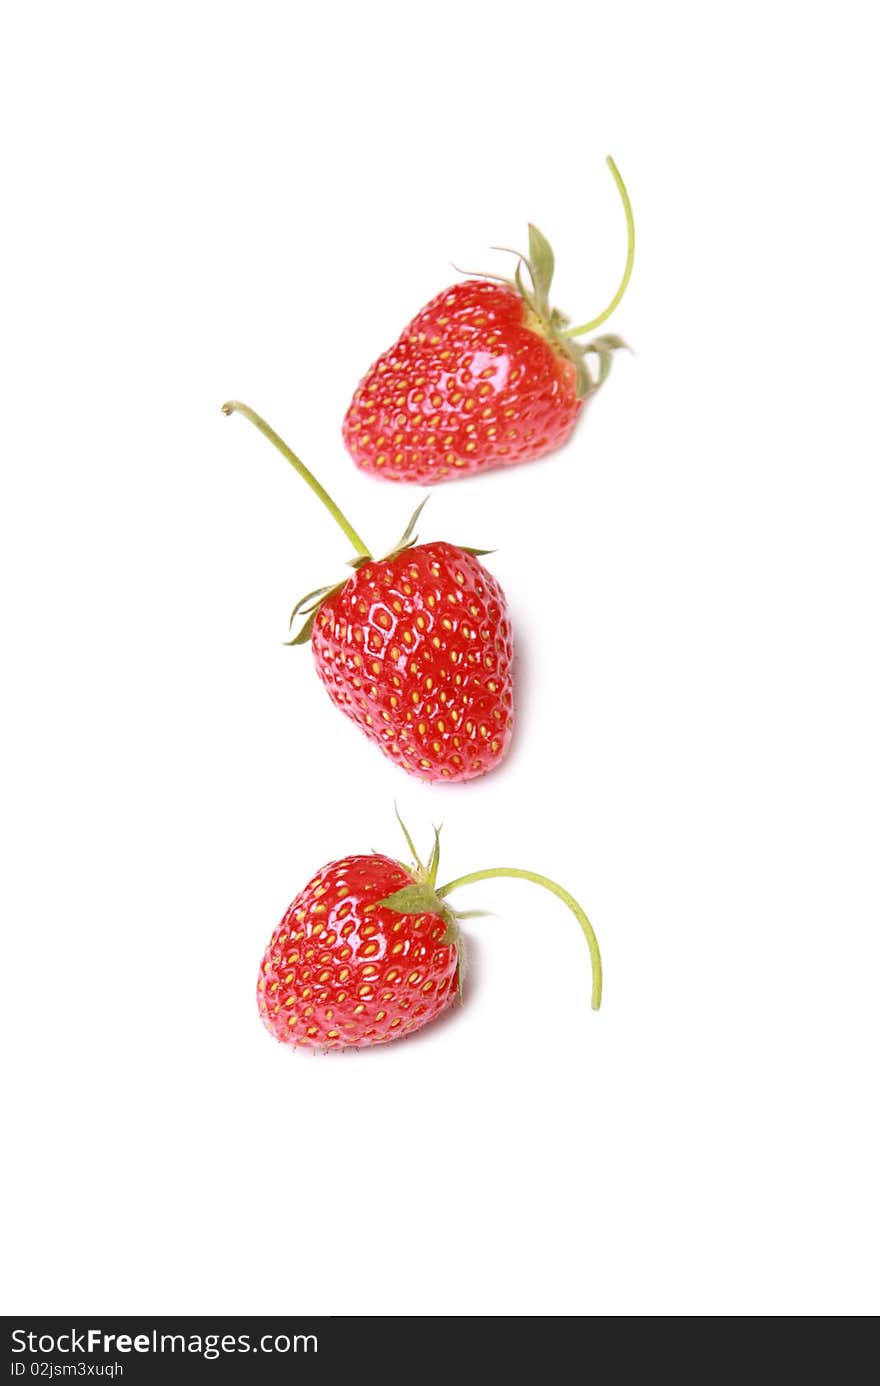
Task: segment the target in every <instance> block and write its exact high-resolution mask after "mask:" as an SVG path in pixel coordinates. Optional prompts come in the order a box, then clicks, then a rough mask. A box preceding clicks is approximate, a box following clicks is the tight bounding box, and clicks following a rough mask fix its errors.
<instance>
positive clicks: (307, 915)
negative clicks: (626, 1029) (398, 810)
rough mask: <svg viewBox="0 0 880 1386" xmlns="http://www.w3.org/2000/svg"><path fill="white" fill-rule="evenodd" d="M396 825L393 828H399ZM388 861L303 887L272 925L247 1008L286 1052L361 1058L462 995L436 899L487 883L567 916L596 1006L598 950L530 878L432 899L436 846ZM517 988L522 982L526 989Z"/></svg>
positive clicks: (339, 871)
mask: <svg viewBox="0 0 880 1386" xmlns="http://www.w3.org/2000/svg"><path fill="white" fill-rule="evenodd" d="M401 826H402V825H401ZM404 833H405V834H406V839H407V843H408V844H409V847H410V850H411V851H412V853H413V856H414V857H416V861H415V864H414V865H413V867H412V868H411V869H409V870H408V869H407V868H405V867H404V866H402V865H401V864H400V863H399V862H396V861H392V860H391V858H390V857H386V856H380V855H378V854H373V855H372V856H352V857H344V858H343V859H342V860H341V861H334V862H330V864H329V865H328V866H325V867H323V869H322V870H320V871H318V872H317V873H316V875H314V876H313V877H312V879H311V880H310V881H309V883H308V885H307V886H306V887H305V889H304V890H302V891H300V893H299V895H298V896H297V897H296V899H295V900H294V902H293V904H292V905H291V906H290V908H289V909H288V910H287V913H286V914H285V915H284V918H283V919H282V920H281V923H280V924H279V926H278V928H277V929H276V930H275V933H274V934H273V935H272V940H271V942H270V944H269V947H268V948H267V949H266V953H265V955H264V957H263V962H262V965H261V968H260V975H259V980H258V982H257V1004H258V1007H259V1011H260V1016H261V1018H262V1020H263V1023H264V1025H265V1026H266V1028H267V1029H268V1030H269V1032H270V1034H273V1035H274V1036H275V1038H276V1039H278V1040H280V1041H281V1042H282V1043H285V1044H293V1045H296V1046H298V1047H304V1048H310V1049H339V1048H343V1047H346V1046H351V1047H354V1048H366V1047H367V1046H369V1045H373V1044H383V1043H385V1041H387V1040H392V1039H398V1038H400V1037H401V1036H402V1035H406V1034H411V1033H412V1031H413V1030H418V1029H420V1028H421V1027H422V1026H423V1025H427V1023H428V1021H429V1020H433V1019H435V1017H436V1016H438V1015H440V1014H441V1013H442V1012H443V1011H445V1010H446V1009H447V1007H448V1006H450V1005H451V1003H452V1001H453V1000H454V999H455V998H456V996H458V995H460V993H461V984H462V974H463V971H464V968H463V945H462V940H461V929H460V925H459V920H460V919H462V918H464V917H466V916H465V915H462V914H459V915H457V914H456V913H455V911H454V910H453V909H452V908H451V906H450V905H448V904H447V903H446V896H447V895H448V894H449V893H450V892H451V891H452V890H455V889H456V888H457V887H458V886H460V885H468V884H472V883H474V882H476V881H479V880H484V879H487V878H488V877H492V876H515V877H519V878H520V879H523V880H529V881H533V882H534V883H535V884H536V885H541V886H543V887H544V888H545V889H547V890H549V891H551V892H552V893H553V894H554V895H556V896H558V897H559V898H560V899H561V900H563V901H564V903H565V904H567V905H568V907H569V909H570V910H571V911H572V913H573V914H574V915H575V917H576V919H577V920H578V923H579V924H580V926H581V929H582V930H583V932H584V935H585V937H586V940H587V944H588V947H589V949H590V958H591V962H592V968H593V990H592V1005H593V1009H594V1010H598V1008H599V1004H600V1001H601V996H602V963H601V958H600V955H599V945H598V943H597V941H596V936H595V934H594V932H593V929H592V926H591V924H590V921H589V919H588V918H587V916H586V915H585V914H584V912H583V910H582V909H581V907H580V905H579V904H578V903H577V901H576V900H575V899H574V898H573V897H572V896H571V895H569V894H568V892H567V891H565V890H563V889H562V887H561V886H559V885H557V884H556V883H555V882H554V881H550V880H548V879H547V877H546V876H539V875H536V874H535V873H534V872H531V871H521V870H518V869H516V868H514V867H496V868H494V869H492V870H489V871H477V872H474V873H472V874H471V875H468V876H462V877H460V878H459V879H458V880H456V881H452V882H451V883H450V884H449V885H447V886H443V887H442V888H440V889H437V886H436V881H437V868H438V865H439V857H440V847H439V839H438V836H437V834H436V832H435V835H434V848H433V850H432V852H431V857H430V860H429V862H428V865H427V866H423V865H422V863H421V861H420V860H419V859H418V856H417V855H416V852H415V849H414V847H413V846H412V841H411V839H410V837H409V834H408V833H407V832H406V829H405V828H404ZM527 984H528V982H526V985H527Z"/></svg>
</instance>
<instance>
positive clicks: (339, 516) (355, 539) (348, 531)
mask: <svg viewBox="0 0 880 1386" xmlns="http://www.w3.org/2000/svg"><path fill="white" fill-rule="evenodd" d="M222 409H223V413H224V414H227V415H228V414H243V415H244V417H245V418H246V419H249V420H250V422H251V423H252V424H253V425H254V428H258V429H259V430H260V432H261V433H262V435H263V437H264V438H268V439H269V442H270V443H271V444H272V446H273V447H276V448H277V449H278V451H279V452H280V453H281V456H282V457H284V458H286V459H287V461H288V462H289V463H290V465H291V467H293V469H294V471H296V472H299V475H300V476H301V477H302V479H303V481H304V482H305V483H306V485H307V486H309V487H311V489H312V490H313V491H314V493H315V495H316V496H317V497H318V500H319V501H321V502H322V504H323V505H325V506H326V508H327V509H328V510H329V511H330V514H331V515H332V516H333V518H334V520H335V521H336V523H337V524H338V525H339V528H340V529H341V530H342V532H343V534H344V535H346V537H347V538H348V539H349V541H350V542H351V544H353V546H354V550H355V553H358V554H360V556H361V557H362V558H372V556H373V555H372V554H371V553H370V550H369V549H368V548H367V546H366V544H365V543H364V541H363V539H362V538H361V537H360V535H359V534H358V532H357V530H356V529H355V528H354V526H353V525H350V524H349V522H348V520H347V519H346V518H345V516H344V515H343V513H342V511H341V510H340V509H339V506H338V505H337V504H336V502H335V501H334V500H333V498H332V496H329V495H328V494H327V492H326V491H325V490H324V487H323V486H322V485H321V483H320V481H319V480H318V478H317V477H315V476H312V473H311V472H310V471H309V469H308V467H307V466H306V464H305V463H304V462H301V461H300V459H299V458H298V457H297V455H296V453H295V452H293V451H292V450H291V449H290V448H289V447H288V446H287V444H286V443H285V441H284V439H283V438H279V436H278V434H277V433H276V432H275V430H274V428H270V426H269V425H268V424H267V423H266V420H265V419H261V418H260V416H259V414H258V413H256V411H255V410H253V409H251V408H250V407H249V405H247V404H242V403H241V402H240V401H239V400H237V399H230V400H227V401H226V403H225V404H224V405H223V406H222Z"/></svg>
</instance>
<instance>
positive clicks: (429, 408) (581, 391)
mask: <svg viewBox="0 0 880 1386" xmlns="http://www.w3.org/2000/svg"><path fill="white" fill-rule="evenodd" d="M608 163H609V166H610V168H611V171H612V173H613V175H614V178H615V181H616V183H617V186H618V188H619V190H620V194H621V197H622V199H623V204H624V210H625V212H626V219H627V235H628V246H627V261H626V268H625V270H624V275H623V279H622V281H621V284H620V287H619V288H618V290H617V293H616V294H615V296H614V298H613V300H612V302H611V303H610V304H609V306H608V307H607V308H606V309H605V311H604V312H603V313H600V314H599V316H598V317H597V318H594V319H592V321H590V322H588V323H584V324H583V326H581V327H570V326H569V325H568V323H569V320H568V318H567V317H565V316H564V314H562V313H560V312H559V311H558V310H557V309H555V308H551V306H550V299H549V294H550V285H551V282H552V279H553V270H554V257H553V251H552V250H551V248H550V245H549V243H548V242H547V240H546V239H545V237H544V236H543V235H542V234H541V232H540V231H539V230H538V229H537V227H535V226H530V227H529V254H528V256H525V255H519V256H518V259H519V264H518V265H517V269H516V273H515V275H514V278H513V280H507V279H500V278H498V276H495V275H486V276H484V277H483V278H482V279H468V280H467V281H466V282H465V283H463V284H457V285H455V286H454V287H452V288H451V289H446V290H444V292H443V293H440V294H438V295H437V297H436V298H434V299H432V300H431V302H430V303H429V304H428V305H427V307H426V308H423V309H422V311H421V312H420V313H418V314H417V315H416V317H415V318H413V320H412V322H411V323H410V324H409V326H408V327H406V328H405V329H404V331H403V333H402V335H401V337H400V339H399V340H398V341H397V342H396V343H395V345H394V346H393V347H391V348H390V349H389V350H388V351H386V352H385V353H384V354H383V355H382V356H380V357H379V359H378V361H376V362H375V363H374V364H373V365H372V366H371V367H370V369H369V371H368V372H367V374H366V375H365V376H364V378H363V380H362V381H361V382H360V385H359V386H358V388H357V390H356V391H355V394H354V398H353V399H352V401H351V404H350V405H349V408H348V412H347V413H346V416H345V421H344V423H343V428H342V436H343V440H344V442H345V446H346V448H347V450H348V452H349V453H350V455H351V457H352V459H353V460H354V462H355V463H356V465H357V466H358V467H360V468H361V469H362V470H363V471H367V472H370V473H371V474H372V475H373V476H378V477H384V478H385V479H386V480H388V481H413V482H417V483H419V484H420V485H433V484H434V483H436V482H439V481H444V480H448V479H450V478H452V477H456V476H465V475H467V474H469V473H472V472H484V471H488V470H489V469H490V468H493V467H509V466H512V465H513V464H515V463H517V462H529V461H532V460H533V459H535V458H538V457H543V456H544V455H545V454H546V453H548V452H551V451H552V450H553V449H554V448H558V447H560V446H561V445H562V444H563V443H564V442H566V441H567V439H568V438H569V436H570V434H571V432H572V429H573V428H574V426H575V423H576V422H577V419H578V416H579V415H580V412H581V410H582V408H583V406H584V404H585V402H586V400H587V399H589V398H590V397H591V396H592V395H594V394H595V393H596V391H597V390H598V389H599V387H600V386H601V385H602V384H603V382H604V380H605V379H606V377H607V375H608V372H609V370H610V369H611V361H612V354H613V352H614V351H616V350H617V349H618V348H619V347H622V346H624V345H625V343H624V342H623V341H622V339H621V338H620V337H616V336H612V335H605V336H601V337H596V338H594V339H593V340H592V341H590V342H586V343H582V342H579V341H578V340H577V338H578V337H580V336H581V335H583V334H584V333H586V332H590V331H592V330H593V329H594V328H595V327H598V325H599V324H600V323H602V322H604V321H605V319H606V318H607V317H609V316H610V314H611V313H612V312H613V311H614V309H615V308H616V307H617V304H618V303H619V302H620V300H621V298H622V297H623V294H624V292H625V289H626V286H627V283H628V282H629V277H630V273H631V271H632V262H633V255H634V248H635V232H634V229H633V221H632V209H631V207H630V203H629V198H628V196H627V193H626V189H625V187H624V185H623V181H622V179H621V177H620V174H619V173H618V171H617V167H616V165H615V164H614V161H613V160H612V159H609V160H608ZM514 253H516V252H514ZM523 266H525V268H526V270H527V271H528V274H529V278H530V280H531V289H530V290H529V289H526V287H525V285H524V283H523V277H522V267H523ZM493 279H494V280H495V282H494V283H489V282H486V281H487V280H493ZM590 355H592V356H595V357H596V359H597V363H598V369H597V372H596V375H595V377H594V376H593V374H592V373H591V371H590V369H589V365H588V357H589V356H590Z"/></svg>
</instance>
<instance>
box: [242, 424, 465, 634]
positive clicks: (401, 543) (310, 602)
mask: <svg viewBox="0 0 880 1386" xmlns="http://www.w3.org/2000/svg"><path fill="white" fill-rule="evenodd" d="M221 408H222V412H223V413H224V414H226V415H227V416H229V415H231V414H242V415H243V416H244V418H246V419H247V420H248V421H249V422H250V423H252V424H253V426H254V428H256V429H258V430H259V432H260V433H262V435H263V437H264V438H268V440H269V442H270V443H271V444H272V446H273V447H274V448H276V449H277V451H278V452H280V453H281V456H282V457H283V458H284V459H285V460H286V461H287V462H289V463H290V465H291V467H293V469H294V471H295V472H296V473H297V474H298V475H299V476H301V477H302V479H303V481H304V482H305V483H306V485H307V486H308V487H309V489H310V490H311V491H312V492H313V493H314V494H315V495H316V496H317V497H318V500H319V501H320V502H321V504H322V505H323V506H324V508H325V510H327V511H328V513H329V514H330V515H332V516H333V519H334V520H335V521H336V523H337V524H338V526H339V528H340V529H341V530H342V532H343V534H345V536H346V537H347V538H348V540H349V542H350V543H351V545H352V547H353V548H354V551H355V556H354V558H350V559H349V560H348V563H349V567H351V568H355V569H357V568H362V567H363V566H364V564H365V563H372V562H373V555H372V554H371V553H370V550H369V549H368V548H367V546H366V544H365V543H364V541H363V539H362V538H361V537H360V535H359V534H358V532H357V530H356V529H355V528H354V526H353V525H352V524H351V523H350V521H349V520H347V519H346V517H345V515H343V513H342V511H341V510H340V509H339V506H338V505H337V504H336V502H335V501H334V500H333V498H332V497H331V496H330V495H329V494H328V492H327V491H325V490H324V487H323V486H322V485H321V483H320V482H319V481H318V479H317V477H315V476H313V474H312V473H311V472H310V471H309V469H308V467H307V466H306V464H305V463H304V462H303V461H301V459H300V458H299V457H297V455H296V453H295V452H294V451H293V449H292V448H289V447H288V445H287V443H285V441H284V439H283V438H281V437H280V436H279V434H277V433H276V432H275V430H274V428H271V427H270V425H269V424H267V423H266V420H265V419H263V418H261V417H260V415H259V414H258V413H257V412H256V410H254V409H251V408H250V406H249V405H247V404H242V403H241V401H240V400H236V399H231V400H227V402H226V403H225V404H224V405H222V406H221ZM429 499H430V497H429V496H425V498H424V500H423V501H422V502H421V503H420V504H419V505H417V506H416V509H415V511H414V512H413V514H412V516H411V518H410V521H409V524H408V525H407V527H406V529H405V530H404V531H403V534H402V535H401V537H400V539H398V541H397V543H396V544H395V545H394V547H393V548H392V549H391V550H390V551H389V552H388V553H387V554H385V555H384V558H383V559H382V560H381V561H382V562H385V561H387V560H388V559H389V558H396V557H397V555H398V554H400V553H405V552H406V550H407V549H411V548H412V547H413V545H414V544H416V543H417V542H418V535H417V534H416V532H415V528H416V524H417V523H418V518H419V516H420V515H421V513H422V510H423V509H424V507H425V505H426V504H427V502H428V500H429ZM457 547H458V548H460V549H463V551H464V552H465V553H472V554H474V555H476V556H477V557H483V556H484V555H485V554H487V553H491V552H492V550H491V549H471V548H468V547H467V546H466V545H464V544H459V545H457ZM347 581H348V578H345V579H344V580H343V581H342V582H337V583H335V584H333V583H331V584H330V585H328V586H326V587H316V588H314V589H313V590H312V591H311V592H307V593H306V595H305V596H304V597H300V599H299V601H298V602H297V603H296V606H295V607H294V608H293V611H292V612H291V613H290V623H289V626H288V630H292V629H293V624H294V622H295V621H296V619H297V617H298V616H303V617H305V621H304V623H303V625H302V627H301V628H300V630H299V631H297V633H296V635H295V636H294V637H293V639H292V640H286V641H285V642H284V643H285V644H286V645H304V644H306V642H307V641H308V640H309V639H310V637H311V634H312V627H313V626H314V623H315V617H316V616H317V614H318V611H319V610H320V608H321V606H322V605H323V604H324V602H326V601H328V600H329V598H330V597H334V596H335V595H336V593H337V592H341V591H342V589H343V587H344V586H345V584H346V582H347Z"/></svg>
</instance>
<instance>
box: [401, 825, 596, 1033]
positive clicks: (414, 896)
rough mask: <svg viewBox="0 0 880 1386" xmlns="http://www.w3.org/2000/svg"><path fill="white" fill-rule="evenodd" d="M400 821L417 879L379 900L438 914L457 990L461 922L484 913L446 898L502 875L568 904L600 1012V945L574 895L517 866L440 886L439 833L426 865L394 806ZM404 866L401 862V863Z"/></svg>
mask: <svg viewBox="0 0 880 1386" xmlns="http://www.w3.org/2000/svg"><path fill="white" fill-rule="evenodd" d="M394 811H395V813H396V814H397V821H398V823H399V824H400V826H401V828H402V829H403V835H404V837H405V838H406V843H407V846H408V847H409V850H410V852H411V853H412V856H413V865H412V866H411V867H410V868H407V867H404V870H409V871H410V874H411V875H412V876H413V877H414V880H413V883H412V885H408V886H403V888H402V889H401V890H396V891H395V892H394V893H393V894H392V895H389V896H387V897H386V898H385V899H384V900H380V901H379V904H380V905H381V906H382V907H383V908H385V909H390V910H394V911H396V912H397V913H398V914H436V915H439V917H440V918H441V919H442V920H443V921H444V923H445V925H446V932H445V934H444V935H443V939H442V942H443V943H447V944H448V943H454V944H456V946H457V948H458V991H459V996H461V993H462V987H463V982H464V969H465V952H464V940H463V939H462V937H461V927H460V921H461V920H462V919H468V918H474V917H475V916H477V915H479V914H482V913H484V911H481V910H467V911H465V910H458V911H456V910H453V908H452V907H451V905H450V904H449V903H448V901H447V899H446V897H447V895H449V894H450V893H451V892H452V891H453V890H457V889H458V888H459V886H463V885H475V884H476V883H477V882H478V881H485V880H489V879H492V878H497V877H501V876H507V877H512V878H514V879H515V880H521V881H531V882H532V883H533V884H534V885H539V886H541V887H542V888H543V889H544V890H547V891H549V892H550V894H551V895H555V896H556V898H557V899H558V900H561V901H562V903H563V904H564V905H567V906H568V908H569V910H571V913H572V914H573V915H574V917H575V919H576V920H577V921H578V924H579V925H580V927H581V932H582V933H583V935H584V938H585V939H586V941H587V947H588V949H589V953H590V965H591V968H592V974H593V981H592V990H591V997H590V1004H591V1006H592V1008H593V1010H594V1011H598V1009H599V1007H600V1005H601V1004H602V957H601V954H600V952H599V943H598V940H597V938H596V934H595V932H594V930H593V926H592V924H591V923H590V921H589V919H588V918H587V916H586V914H585V913H584V911H583V909H582V908H581V906H580V905H579V904H578V902H577V900H575V898H574V896H573V895H571V894H569V892H568V891H567V890H565V889H564V887H563V886H561V885H558V884H557V882H556V881H551V880H550V878H549V877H548V876H542V875H539V874H538V873H537V872H536V871H525V870H523V869H522V868H521V867H518V866H495V867H489V868H488V869H487V870H485V871H473V872H471V873H470V874H469V875H467V876H459V877H457V879H456V880H454V881H450V882H449V884H448V885H445V886H441V887H439V888H438V886H437V870H438V867H439V865H440V830H439V828H435V829H434V843H433V846H432V848H431V855H430V857H429V858H428V864H427V866H426V865H424V864H423V863H422V860H421V858H420V857H419V855H418V853H417V852H416V849H415V846H414V845H413V840H412V838H411V836H410V834H409V831H408V830H407V827H406V824H405V823H404V822H403V819H402V818H401V816H400V814H399V812H398V811H397V806H396V805H395V810H394ZM401 865H402V863H401Z"/></svg>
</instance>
